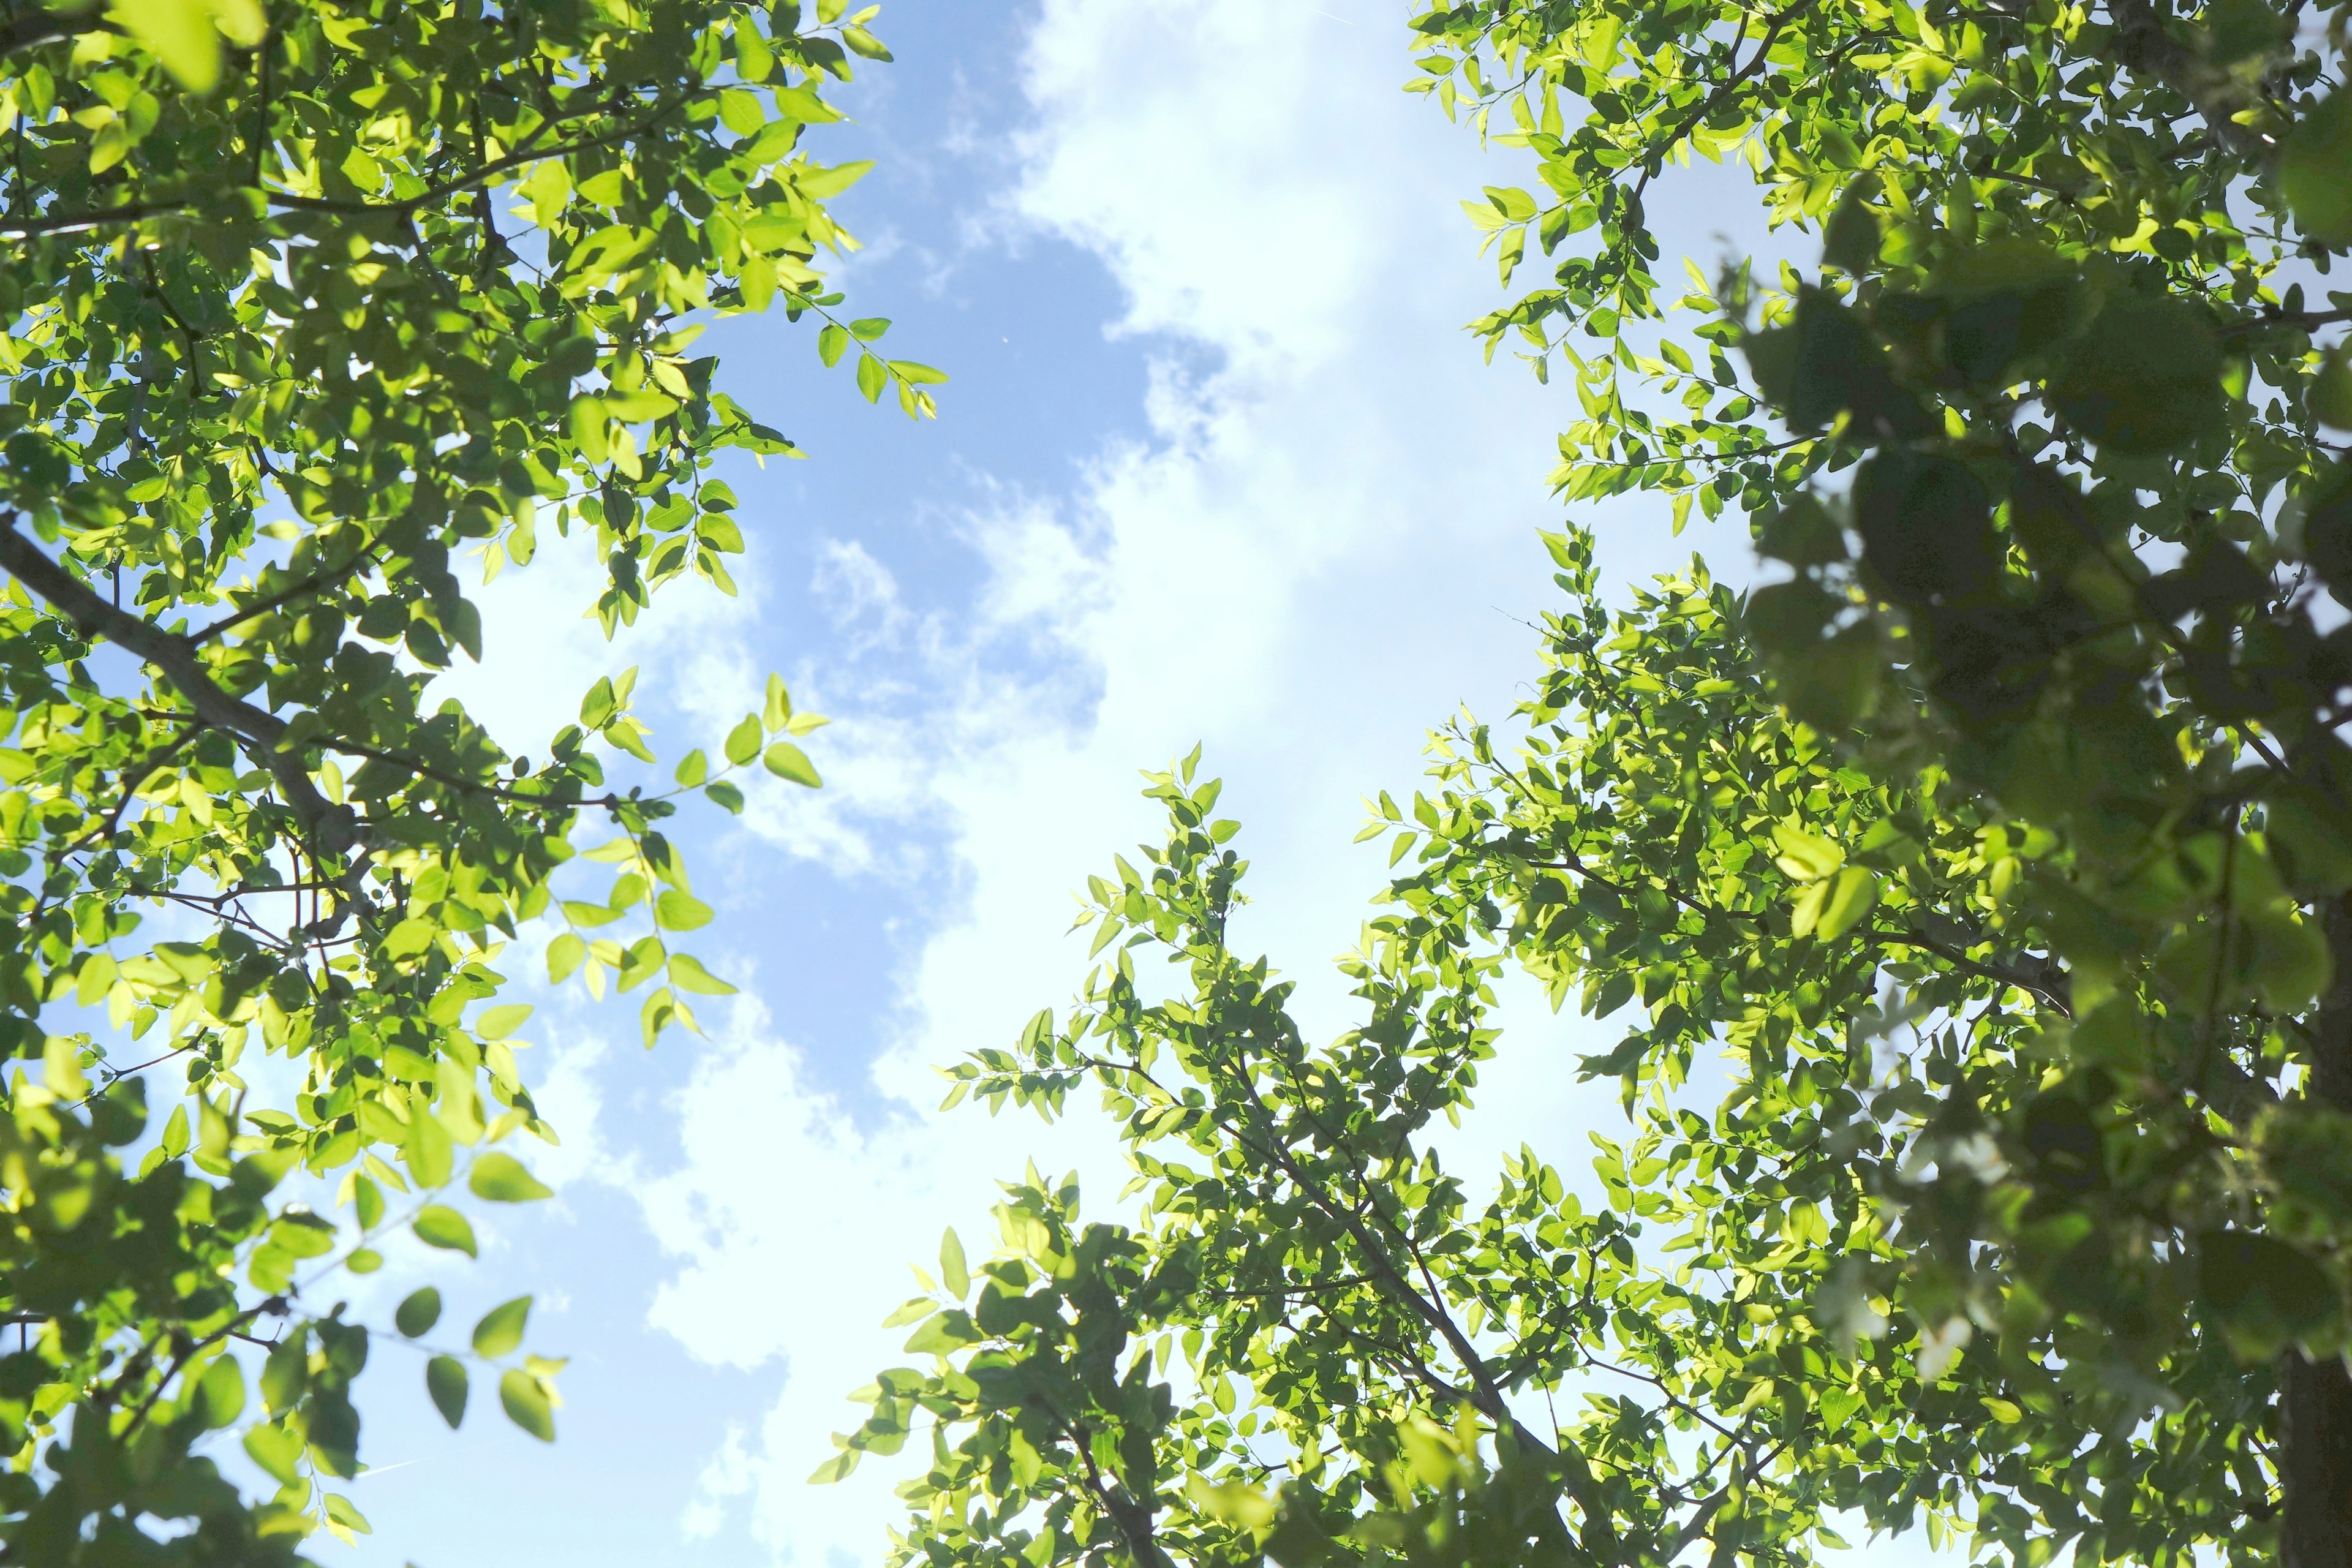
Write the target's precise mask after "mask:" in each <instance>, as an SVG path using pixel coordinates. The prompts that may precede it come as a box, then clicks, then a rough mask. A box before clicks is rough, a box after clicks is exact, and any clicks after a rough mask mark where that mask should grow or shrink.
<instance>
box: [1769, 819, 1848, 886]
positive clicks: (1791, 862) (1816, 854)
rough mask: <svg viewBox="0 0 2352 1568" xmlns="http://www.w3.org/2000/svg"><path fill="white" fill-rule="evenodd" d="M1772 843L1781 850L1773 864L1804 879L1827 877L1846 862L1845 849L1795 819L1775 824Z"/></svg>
mask: <svg viewBox="0 0 2352 1568" xmlns="http://www.w3.org/2000/svg"><path fill="white" fill-rule="evenodd" d="M1772 843H1773V846H1774V847H1775V848H1777V849H1778V850H1779V851H1780V853H1779V854H1777V855H1775V856H1774V857H1773V864H1775V865H1777V866H1779V867H1780V869H1781V870H1783V871H1785V872H1787V873H1788V874H1789V875H1790V877H1793V878H1795V879H1797V880H1799V881H1801V882H1805V881H1811V880H1813V879H1815V878H1819V877H1826V876H1828V875H1829V874H1830V873H1831V872H1832V871H1834V870H1836V869H1837V868H1839V867H1841V866H1843V865H1844V864H1845V851H1844V850H1843V849H1840V848H1839V847H1837V846H1836V845H1834V844H1832V843H1831V842H1830V841H1829V840H1828V839H1826V838H1822V837H1819V836H1818V835H1816V834H1811V833H1808V832H1806V831H1805V830H1804V829H1803V828H1801V827H1800V826H1797V825H1796V824H1795V823H1794V822H1779V823H1775V824H1773V826H1772Z"/></svg>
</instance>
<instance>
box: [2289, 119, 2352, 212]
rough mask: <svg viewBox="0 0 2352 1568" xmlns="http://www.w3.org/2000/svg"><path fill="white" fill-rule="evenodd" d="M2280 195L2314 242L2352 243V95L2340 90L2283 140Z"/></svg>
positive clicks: (2298, 122)
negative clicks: (2316, 240) (2315, 240)
mask: <svg viewBox="0 0 2352 1568" xmlns="http://www.w3.org/2000/svg"><path fill="white" fill-rule="evenodd" d="M2277 168H2278V174H2277V179H2278V188H2279V194H2280V195H2283V196H2284V197H2285V198H2286V205H2287V206H2288V207H2289V208H2290V209H2292V210H2293V212H2294V220H2295V223H2296V224H2297V225H2298V226H2300V227H2301V228H2302V230H2303V232H2304V233H2305V234H2306V235H2308V236H2310V237H2312V238H2314V239H2318V240H2324V241H2326V242H2327V243H2329V244H2334V245H2341V244H2345V243H2347V242H2352V92H2347V91H2344V90H2337V91H2334V92H2330V93H2329V94H2328V95H2327V96H2326V98H2324V99H2322V100H2320V101H2319V103H2318V104H2317V105H2316V106H2315V108H2313V109H2312V110H2311V111H2310V112H2309V113H2307V114H2305V116H2304V117H2303V118H2302V119H2301V120H2299V121H2296V122H2295V124H2294V129H2293V130H2291V131H2289V132H2287V133H2286V135H2285V136H2284V137H2283V138H2281V139H2280V142H2279V151H2278V164H2277Z"/></svg>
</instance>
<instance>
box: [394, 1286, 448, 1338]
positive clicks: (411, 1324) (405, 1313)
mask: <svg viewBox="0 0 2352 1568" xmlns="http://www.w3.org/2000/svg"><path fill="white" fill-rule="evenodd" d="M439 1321H441V1292H440V1291H438V1290H436V1289H434V1288H433V1287H432V1286H430V1285H427V1286H425V1287H424V1288H422V1289H417V1290H413V1291H411V1292H410V1293H409V1295H408V1298H407V1300H404V1301H402V1302H401V1304H400V1305H399V1307H397V1308H396V1309H394V1311H393V1314H392V1326H393V1327H394V1328H395V1329H398V1330H399V1331H401V1332H402V1333H404V1334H405V1335H407V1336H408V1337H409V1338H410V1339H412V1340H413V1339H415V1338H417V1337H418V1336H420V1335H423V1334H428V1333H431V1332H432V1331H433V1325H434V1324H436V1323H437V1322H439Z"/></svg>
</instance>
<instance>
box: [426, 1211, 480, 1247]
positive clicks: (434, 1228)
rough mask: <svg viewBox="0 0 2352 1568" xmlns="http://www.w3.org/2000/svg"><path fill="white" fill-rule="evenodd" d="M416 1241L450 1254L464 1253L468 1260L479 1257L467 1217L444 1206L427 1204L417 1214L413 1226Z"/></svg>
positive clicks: (472, 1229)
mask: <svg viewBox="0 0 2352 1568" xmlns="http://www.w3.org/2000/svg"><path fill="white" fill-rule="evenodd" d="M412 1228H413V1229H415V1232H416V1239H417V1240H419V1241H421V1242H423V1243H424V1244H425V1246H427V1247H441V1248H443V1249H445V1250H446V1251H450V1252H462V1253H464V1254H465V1255H466V1256H467V1257H468V1258H473V1257H476V1256H478V1249H477V1248H476V1247H475V1245H474V1227H473V1226H470V1225H468V1224H467V1223H466V1216H465V1215H461V1214H459V1213H458V1212H457V1210H456V1209H453V1208H450V1207H448V1206H446V1205H442V1204H427V1205H425V1207H424V1208H422V1209H421V1210H419V1211H418V1212H417V1215H416V1219H415V1223H414V1225H413V1226H412Z"/></svg>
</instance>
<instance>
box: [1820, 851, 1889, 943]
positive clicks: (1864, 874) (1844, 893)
mask: <svg viewBox="0 0 2352 1568" xmlns="http://www.w3.org/2000/svg"><path fill="white" fill-rule="evenodd" d="M1827 886H1828V887H1829V889H1830V890H1829V893H1828V894H1827V896H1826V897H1825V898H1824V899H1823V900H1822V908H1821V912H1820V916H1819V918H1818V919H1817V920H1816V921H1814V923H1813V934H1814V935H1815V936H1817V937H1819V938H1820V939H1821V940H1822V941H1823V942H1833V941H1835V940H1836V939H1837V938H1839V937H1842V936H1843V935H1844V934H1845V933H1846V932H1847V931H1852V930H1853V928H1854V927H1855V926H1857V925H1860V924H1861V923H1862V921H1864V919H1865V918H1866V917H1867V916H1868V915H1869V913H1870V911H1871V910H1874V909H1875V908H1877V906H1878V873H1877V872H1875V871H1873V870H1869V869H1867V868H1864V867H1861V866H1848V867H1847V868H1845V869H1844V870H1843V871H1840V872H1839V873H1838V874H1837V879H1836V880H1835V881H1833V882H1831V883H1829V884H1827Z"/></svg>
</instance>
